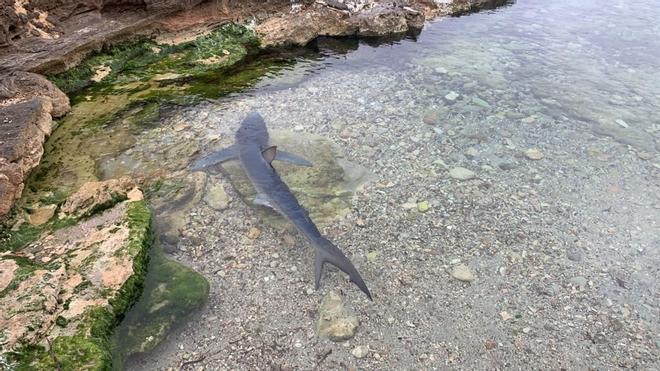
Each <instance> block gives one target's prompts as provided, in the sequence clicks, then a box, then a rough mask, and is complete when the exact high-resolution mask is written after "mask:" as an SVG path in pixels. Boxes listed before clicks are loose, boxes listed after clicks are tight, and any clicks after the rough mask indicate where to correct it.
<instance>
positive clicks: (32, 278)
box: [0, 191, 151, 369]
mask: <svg viewBox="0 0 660 371" xmlns="http://www.w3.org/2000/svg"><path fill="white" fill-rule="evenodd" d="M136 192H139V191H136ZM134 196H136V195H134ZM138 198H139V197H138ZM150 220H151V214H150V212H149V209H148V208H147V206H146V205H145V203H144V201H141V200H138V201H131V200H127V201H123V202H120V203H117V204H116V205H114V206H113V207H111V208H110V209H108V210H106V211H105V212H102V213H100V214H96V215H94V216H92V217H91V218H89V219H87V220H84V221H81V222H79V223H78V224H76V225H73V226H70V227H65V228H62V229H59V230H55V231H51V232H47V233H44V234H43V235H42V236H41V238H39V239H38V240H36V241H34V242H32V243H30V244H28V245H27V246H26V247H24V248H23V249H22V250H21V251H20V252H18V253H12V252H9V253H5V254H3V255H2V256H1V257H0V267H2V273H1V274H0V286H2V287H3V289H2V291H0V307H1V308H2V313H1V315H0V338H2V339H3V344H2V350H1V352H2V354H0V357H1V358H4V359H6V360H7V361H8V362H9V364H10V365H12V366H11V367H14V366H15V367H17V368H18V369H58V368H61V369H83V368H88V369H108V368H110V366H111V357H110V351H111V349H110V346H109V344H108V342H107V341H106V339H107V337H108V336H109V335H110V333H111V331H112V330H113V328H114V326H115V325H116V323H117V322H118V319H119V317H120V316H121V315H122V314H123V313H124V312H126V311H127V310H128V308H129V307H130V306H131V305H132V303H133V302H134V301H135V300H136V299H137V297H138V295H139V294H140V291H141V287H142V286H141V285H142V281H143V279H144V275H145V273H146V264H147V250H148V248H149V246H150V243H151V238H150ZM55 360H57V362H56V361H55Z"/></svg>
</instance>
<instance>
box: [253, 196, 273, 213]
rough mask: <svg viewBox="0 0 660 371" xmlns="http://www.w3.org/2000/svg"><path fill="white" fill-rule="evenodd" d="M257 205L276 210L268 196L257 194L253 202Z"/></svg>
mask: <svg viewBox="0 0 660 371" xmlns="http://www.w3.org/2000/svg"><path fill="white" fill-rule="evenodd" d="M252 202H253V203H254V204H255V205H261V206H265V207H268V208H271V209H273V210H274V209H275V208H274V207H273V204H271V203H270V199H268V196H266V195H265V194H263V193H257V195H256V196H255V197H254V201H252Z"/></svg>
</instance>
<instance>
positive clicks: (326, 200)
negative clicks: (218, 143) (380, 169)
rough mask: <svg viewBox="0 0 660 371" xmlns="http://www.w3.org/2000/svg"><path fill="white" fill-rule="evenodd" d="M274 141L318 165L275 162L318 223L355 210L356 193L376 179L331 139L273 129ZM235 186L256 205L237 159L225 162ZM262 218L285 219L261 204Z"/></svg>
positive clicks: (269, 220) (276, 221) (280, 223)
mask: <svg viewBox="0 0 660 371" xmlns="http://www.w3.org/2000/svg"><path fill="white" fill-rule="evenodd" d="M270 136H271V141H272V143H273V144H275V145H277V146H278V148H281V149H282V150H285V151H289V152H292V153H296V154H300V155H302V156H304V157H305V158H307V159H308V160H309V161H311V162H312V163H313V164H314V166H312V167H304V166H295V165H291V164H288V163H284V162H281V161H277V160H276V161H273V166H274V167H275V169H276V170H277V172H278V173H279V174H280V176H281V177H282V180H283V181H284V182H285V183H286V184H287V185H288V186H289V188H291V190H292V192H293V193H294V195H295V196H296V198H297V199H298V201H300V203H301V205H303V207H305V209H306V210H307V211H309V214H310V216H311V218H312V219H313V220H314V222H316V223H321V224H322V223H324V222H330V221H332V220H334V219H335V218H337V217H338V216H339V217H341V216H345V215H347V214H348V213H350V212H351V209H352V203H351V200H352V197H353V193H354V192H355V191H356V190H357V189H359V188H360V187H362V186H363V185H364V184H365V183H366V182H368V181H369V180H370V179H371V178H372V174H371V173H370V172H369V171H368V170H367V169H366V168H364V167H363V166H360V165H358V164H356V163H353V162H351V161H348V160H346V159H344V158H342V155H341V154H340V150H339V149H338V148H337V147H336V146H335V144H334V143H332V142H331V141H330V140H328V139H327V138H324V137H321V136H318V135H314V134H306V133H291V132H285V131H277V130H273V131H271V132H270ZM222 166H223V167H224V169H225V170H226V171H227V173H228V175H229V180H230V182H231V183H232V186H233V188H234V189H235V190H236V191H238V193H239V194H240V195H241V197H242V198H243V200H244V201H245V202H246V203H247V204H252V202H253V200H254V197H255V191H254V187H253V186H252V183H251V182H250V180H249V179H248V178H247V176H246V175H245V172H244V171H243V169H242V168H241V166H240V164H239V163H238V162H237V161H230V162H226V163H224V164H223V165H222ZM257 211H258V212H259V214H261V215H259V219H260V220H262V221H264V222H266V223H267V224H270V225H271V226H274V227H281V226H283V225H284V219H283V218H282V217H281V216H280V215H279V214H277V213H276V212H274V211H273V210H271V209H268V208H265V207H261V206H259V207H258V209H257Z"/></svg>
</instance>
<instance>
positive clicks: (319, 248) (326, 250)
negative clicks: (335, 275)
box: [313, 237, 373, 300]
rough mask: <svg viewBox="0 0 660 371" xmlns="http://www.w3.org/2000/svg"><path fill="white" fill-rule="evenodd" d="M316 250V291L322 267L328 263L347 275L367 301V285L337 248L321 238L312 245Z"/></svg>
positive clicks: (368, 293) (368, 294)
mask: <svg viewBox="0 0 660 371" xmlns="http://www.w3.org/2000/svg"><path fill="white" fill-rule="evenodd" d="M313 245H314V247H315V248H316V259H315V261H314V275H315V279H316V280H315V285H316V289H317V290H318V288H319V285H320V283H321V277H322V276H323V265H324V264H325V263H330V264H332V265H334V266H335V267H337V268H339V269H341V270H342V271H343V272H344V273H346V274H348V277H349V278H350V279H351V282H353V283H354V284H355V285H356V286H357V287H359V288H360V290H362V292H364V293H365V294H366V295H367V297H368V298H369V300H373V299H372V298H371V293H370V292H369V289H368V288H367V284H365V283H364V280H363V279H362V276H360V273H359V272H358V271H357V269H355V267H354V266H353V263H351V261H350V260H349V259H348V258H347V257H346V255H344V253H343V252H342V251H341V250H340V249H339V248H338V247H337V246H335V244H333V243H332V242H330V240H328V239H327V238H324V237H321V238H319V239H318V240H316V241H315V242H314V243H313Z"/></svg>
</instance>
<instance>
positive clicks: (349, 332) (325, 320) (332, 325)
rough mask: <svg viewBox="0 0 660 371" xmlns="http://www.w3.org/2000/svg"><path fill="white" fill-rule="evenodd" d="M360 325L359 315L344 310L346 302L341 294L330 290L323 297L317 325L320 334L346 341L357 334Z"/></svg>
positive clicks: (334, 339) (333, 339) (331, 338)
mask: <svg viewBox="0 0 660 371" xmlns="http://www.w3.org/2000/svg"><path fill="white" fill-rule="evenodd" d="M358 325H359V321H358V319H357V317H355V316H352V315H349V314H348V313H347V312H346V311H345V310H344V303H343V301H342V299H341V296H339V294H337V293H336V292H334V291H330V292H329V293H328V294H327V295H326V296H325V298H323V303H322V304H321V308H319V321H318V325H317V330H318V333H319V336H322V337H326V338H328V339H330V340H332V341H345V340H348V339H350V338H352V337H353V336H355V332H356V331H357V328H358Z"/></svg>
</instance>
